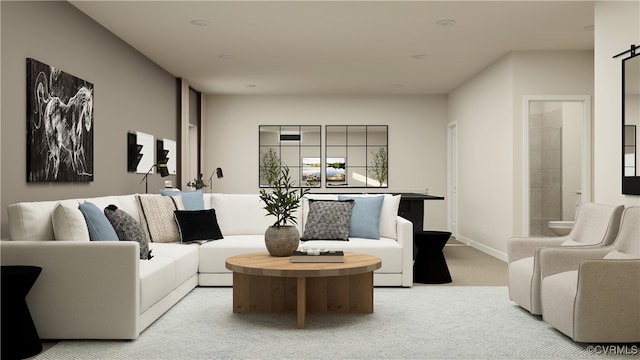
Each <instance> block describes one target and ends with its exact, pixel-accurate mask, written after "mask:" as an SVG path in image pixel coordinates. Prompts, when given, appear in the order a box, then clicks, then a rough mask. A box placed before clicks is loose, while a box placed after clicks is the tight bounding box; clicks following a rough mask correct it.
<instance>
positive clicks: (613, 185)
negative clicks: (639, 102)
mask: <svg viewBox="0 0 640 360" xmlns="http://www.w3.org/2000/svg"><path fill="white" fill-rule="evenodd" d="M631 44H636V45H638V44H640V2H638V1H629V2H620V1H616V2H605V1H601V2H597V3H596V6H595V37H594V46H595V56H594V57H595V98H594V127H593V129H594V139H593V144H594V189H595V192H594V200H595V201H597V202H601V203H606V204H625V205H640V196H633V195H622V184H621V182H622V179H621V167H622V154H621V151H622V150H621V149H622V142H621V141H622V137H621V133H622V130H621V126H622V98H621V96H622V60H621V59H622V58H624V57H621V58H617V59H613V58H612V57H613V56H614V55H616V54H618V53H620V52H622V51H624V50H627V49H629V48H630V46H631Z"/></svg>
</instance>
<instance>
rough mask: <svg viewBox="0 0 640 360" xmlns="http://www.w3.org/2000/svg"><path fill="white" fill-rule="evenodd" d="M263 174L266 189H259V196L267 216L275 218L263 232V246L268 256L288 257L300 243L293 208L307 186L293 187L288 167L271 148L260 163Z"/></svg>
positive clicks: (296, 206)
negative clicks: (267, 185)
mask: <svg viewBox="0 0 640 360" xmlns="http://www.w3.org/2000/svg"><path fill="white" fill-rule="evenodd" d="M261 172H262V177H263V178H264V179H266V180H267V182H268V184H269V188H266V189H260V199H261V200H262V201H263V202H264V203H265V207H264V209H265V210H267V212H268V215H272V216H275V218H276V221H275V222H274V223H273V225H271V226H269V227H268V228H267V231H266V232H265V234H264V241H265V245H266V246H267V251H269V254H270V255H271V256H291V254H292V253H293V252H294V251H295V250H296V249H297V248H298V245H299V243H300V232H298V229H297V228H296V227H295V226H294V225H295V224H297V222H296V217H295V215H294V211H295V210H296V209H298V208H299V207H300V198H301V197H302V196H304V194H306V193H307V192H309V190H308V189H300V190H298V189H296V188H294V184H293V181H292V180H291V176H290V175H289V167H288V166H287V165H285V164H282V163H281V161H280V159H279V158H278V156H277V155H276V153H275V151H274V150H273V149H270V150H269V152H267V153H265V155H264V156H263V158H262V166H261Z"/></svg>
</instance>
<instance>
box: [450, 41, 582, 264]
mask: <svg viewBox="0 0 640 360" xmlns="http://www.w3.org/2000/svg"><path fill="white" fill-rule="evenodd" d="M592 58H593V56H592V53H591V52H589V51H575V52H574V51H567V52H564V51H559V52H547V51H543V52H515V53H511V54H508V55H507V56H505V57H503V58H502V59H500V60H498V61H497V62H496V63H494V64H493V65H492V66H490V67H489V68H487V69H485V70H484V71H482V72H481V73H479V74H477V75H476V76H475V77H473V78H472V79H470V80H469V81H467V82H466V83H464V84H463V85H462V86H460V87H459V88H457V89H456V90H454V91H453V92H452V93H451V94H450V95H449V107H448V108H449V120H450V121H456V122H457V123H458V135H459V136H458V138H459V145H458V146H459V148H458V158H459V159H458V164H459V165H458V166H459V168H458V178H459V180H458V198H459V201H458V209H459V210H458V235H459V237H460V238H461V239H462V240H463V241H468V242H469V243H471V244H472V245H474V246H476V247H478V248H480V249H482V250H484V251H486V252H488V253H490V254H492V255H494V256H497V257H499V258H502V259H506V251H507V239H508V238H509V237H512V236H520V235H522V234H523V231H524V229H523V224H522V218H523V211H524V205H523V191H524V189H523V179H522V174H523V170H524V169H523V161H522V159H523V158H522V156H523V116H522V113H523V97H524V96H525V95H591V94H592V93H593V82H592V76H591V74H592V73H593V62H592ZM590 79H591V80H590ZM578 136H579V135H578Z"/></svg>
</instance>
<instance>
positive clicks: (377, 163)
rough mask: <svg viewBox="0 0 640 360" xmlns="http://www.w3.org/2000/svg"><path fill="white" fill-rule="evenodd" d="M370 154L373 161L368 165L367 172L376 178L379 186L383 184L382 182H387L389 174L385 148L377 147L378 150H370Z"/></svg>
mask: <svg viewBox="0 0 640 360" xmlns="http://www.w3.org/2000/svg"><path fill="white" fill-rule="evenodd" d="M372 154H373V161H372V163H371V166H370V167H369V172H370V173H371V177H373V178H374V179H376V180H377V181H378V182H379V183H380V186H383V184H384V183H386V182H387V176H389V168H388V164H389V161H388V158H387V148H386V147H381V148H380V149H378V152H375V153H374V152H372Z"/></svg>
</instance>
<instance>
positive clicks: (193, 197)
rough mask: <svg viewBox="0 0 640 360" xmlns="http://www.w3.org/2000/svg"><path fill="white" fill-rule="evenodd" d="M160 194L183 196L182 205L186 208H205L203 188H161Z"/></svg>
mask: <svg viewBox="0 0 640 360" xmlns="http://www.w3.org/2000/svg"><path fill="white" fill-rule="evenodd" d="M160 194H162V195H164V196H178V195H180V196H181V197H182V205H184V209H185V210H204V198H203V196H202V189H198V190H196V191H175V190H165V189H161V190H160Z"/></svg>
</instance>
